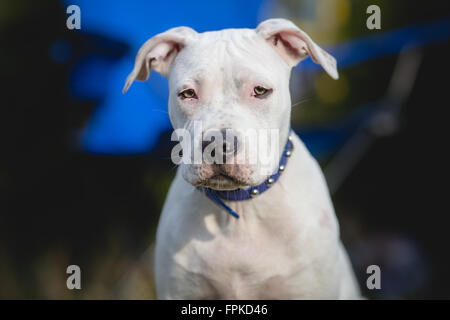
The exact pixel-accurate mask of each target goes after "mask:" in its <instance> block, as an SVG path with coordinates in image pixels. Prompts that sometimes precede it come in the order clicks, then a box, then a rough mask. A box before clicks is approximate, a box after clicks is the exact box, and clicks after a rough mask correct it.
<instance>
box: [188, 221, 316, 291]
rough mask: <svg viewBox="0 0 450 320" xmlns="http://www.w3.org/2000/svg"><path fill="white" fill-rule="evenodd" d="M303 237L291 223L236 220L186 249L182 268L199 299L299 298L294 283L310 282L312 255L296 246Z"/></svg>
mask: <svg viewBox="0 0 450 320" xmlns="http://www.w3.org/2000/svg"><path fill="white" fill-rule="evenodd" d="M302 232H303V230H302V228H300V227H299V226H298V225H297V224H296V223H295V222H294V221H280V220H275V221H268V222H267V221H266V222H264V223H257V222H255V221H236V222H235V223H233V224H232V225H230V226H229V227H228V228H226V229H225V230H223V231H221V232H215V234H214V237H211V238H210V239H209V240H208V241H198V240H194V241H192V242H191V243H190V244H189V245H188V246H186V248H185V249H186V252H185V253H188V252H189V254H187V255H186V257H189V258H188V260H187V262H188V263H184V265H183V267H182V268H181V269H183V270H184V272H186V273H188V274H185V276H188V277H189V278H191V279H192V278H195V281H194V283H196V284H197V285H198V286H199V289H200V290H198V291H199V292H202V293H204V296H201V297H199V298H213V299H214V298H215V299H289V298H294V297H298V296H299V292H298V290H299V287H297V286H295V285H293V284H294V283H295V282H296V281H298V280H299V279H300V278H309V279H315V274H314V271H313V270H312V269H311V268H310V267H309V266H310V265H311V264H310V261H311V259H312V255H313V254H314V253H313V252H312V251H311V250H309V249H308V246H305V247H303V246H302V245H299V243H301V242H303V241H302V240H307V238H305V236H304V235H303V234H302ZM302 238H303V239H302ZM313 247H314V246H313V245H312V244H311V248H313Z"/></svg>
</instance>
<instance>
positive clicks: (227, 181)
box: [198, 173, 248, 190]
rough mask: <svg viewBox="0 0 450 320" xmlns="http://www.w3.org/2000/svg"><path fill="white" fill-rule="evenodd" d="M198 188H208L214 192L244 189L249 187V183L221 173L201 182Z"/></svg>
mask: <svg viewBox="0 0 450 320" xmlns="http://www.w3.org/2000/svg"><path fill="white" fill-rule="evenodd" d="M198 186H202V187H208V188H211V189H214V190H234V189H237V188H244V187H246V186H248V183H246V182H245V181H242V180H239V179H237V178H235V177H232V176H229V175H227V174H224V173H219V174H215V175H213V176H211V177H209V178H208V179H205V180H203V181H201V182H199V184H198Z"/></svg>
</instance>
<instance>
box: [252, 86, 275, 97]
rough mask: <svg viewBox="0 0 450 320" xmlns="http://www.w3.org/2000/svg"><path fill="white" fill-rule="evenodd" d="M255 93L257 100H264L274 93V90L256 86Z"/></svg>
mask: <svg viewBox="0 0 450 320" xmlns="http://www.w3.org/2000/svg"><path fill="white" fill-rule="evenodd" d="M253 92H254V93H255V97H256V98H264V97H266V96H267V95H269V94H270V93H271V92H272V89H266V88H264V87H261V86H256V87H255V88H254V89H253Z"/></svg>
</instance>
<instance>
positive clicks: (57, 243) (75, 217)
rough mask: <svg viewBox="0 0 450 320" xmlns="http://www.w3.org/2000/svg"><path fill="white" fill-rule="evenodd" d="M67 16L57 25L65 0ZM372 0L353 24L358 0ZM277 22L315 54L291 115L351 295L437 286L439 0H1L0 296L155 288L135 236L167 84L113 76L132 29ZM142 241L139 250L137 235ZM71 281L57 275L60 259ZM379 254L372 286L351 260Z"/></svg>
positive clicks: (149, 239)
mask: <svg viewBox="0 0 450 320" xmlns="http://www.w3.org/2000/svg"><path fill="white" fill-rule="evenodd" d="M72 4H75V5H78V6H79V7H80V9H81V29H80V30H69V29H68V28H67V27H66V20H67V18H68V17H69V16H70V14H68V13H66V9H67V7H68V6H69V5H72ZM372 4H376V5H378V6H379V7H380V9H381V29H380V30H377V29H375V30H369V29H368V28H367V27H366V20H367V18H368V17H369V14H367V13H366V9H367V7H368V6H369V5H372ZM273 17H283V18H288V19H291V20H293V21H294V22H295V23H296V24H297V25H299V26H300V27H301V28H302V29H303V30H305V31H306V32H307V33H308V34H309V35H310V36H311V37H312V38H313V39H314V40H315V41H316V42H317V43H318V44H319V45H321V46H322V47H324V48H325V49H326V50H328V51H329V52H330V53H332V54H333V55H334V56H335V57H336V59H337V61H338V67H339V70H340V79H339V81H333V80H332V79H331V78H329V77H328V76H327V75H326V74H325V73H324V72H322V70H320V68H318V67H317V66H316V65H314V64H313V63H312V62H311V60H310V59H307V60H305V61H304V62H302V63H301V64H300V65H299V66H298V67H296V68H295V69H294V70H293V73H292V80H291V92H292V102H293V105H294V107H293V113H292V125H293V128H294V130H295V131H296V132H297V133H298V134H299V135H300V136H301V137H302V138H303V140H304V142H305V143H306V145H307V146H308V148H309V150H310V151H311V152H312V153H313V155H314V156H315V157H316V158H317V159H318V160H319V161H320V164H321V165H322V167H323V169H324V172H325V175H326V178H327V181H328V184H329V186H330V191H331V193H332V197H333V201H334V205H335V208H336V214H337V216H338V218H339V221H340V225H341V234H342V238H343V241H344V244H345V245H346V247H347V249H348V251H349V254H350V257H351V260H352V262H353V265H354V268H355V272H356V274H357V276H358V277H359V280H360V285H361V288H362V289H363V291H364V294H365V295H366V296H367V297H369V298H374V299H412V298H424V299H430V298H441V299H442V298H444V299H448V298H450V294H449V291H450V290H449V289H450V274H449V272H448V271H449V270H450V257H449V254H448V251H449V250H448V244H449V240H450V233H449V232H448V226H449V222H450V218H449V210H448V205H446V203H445V200H446V197H448V196H447V194H446V193H447V189H448V186H446V185H444V184H443V183H440V182H442V181H445V180H444V179H445V177H444V170H445V169H446V168H447V167H448V163H446V162H445V161H444V154H445V148H446V147H445V146H446V145H448V144H447V142H446V141H445V142H444V138H445V137H446V136H447V133H446V127H447V123H446V122H447V121H446V120H447V119H446V117H445V111H446V110H445V109H447V108H448V107H449V103H448V100H447V99H448V89H449V86H448V83H449V81H448V79H447V77H446V76H448V73H449V71H450V70H449V58H448V57H449V55H450V42H449V39H450V10H449V8H448V3H446V1H440V0H428V1H408V0H397V1H381V0H380V1H376V0H370V1H368V0H357V1H356V0H249V1H245V2H244V1H239V0H230V1H190V2H186V1H182V0H170V1H153V0H152V1H150V0H147V1H137V0H136V1H135V0H133V1H131V0H127V1H119V0H117V1H106V0H96V1H87V0H79V1H76V0H73V1H39V2H38V1H23V0H14V1H13V0H1V1H0V39H1V46H0V79H1V87H0V88H1V89H0V90H1V91H0V92H1V95H0V105H1V107H0V141H1V147H2V149H1V157H0V298H3V299H5V298H8V299H9V298H24V299H37V298H39V299H89V298H90V299H107V298H154V287H153V279H152V270H151V268H149V267H147V266H146V264H145V262H146V261H147V262H148V261H150V260H151V248H152V245H153V241H154V237H155V229H156V224H157V221H158V218H159V214H160V210H161V206H162V204H163V202H164V198H165V195H166V192H167V190H168V188H169V185H170V182H171V179H172V178H173V176H174V174H175V169H174V166H173V164H172V163H171V161H170V150H171V147H172V146H173V144H172V143H170V134H171V130H170V124H169V119H168V115H167V84H166V80H165V79H163V78H162V77H161V76H159V75H158V74H156V73H152V75H151V77H150V79H149V81H148V82H145V83H135V84H134V85H133V86H132V88H131V89H130V90H129V92H128V93H127V94H126V95H122V94H121V89H122V86H123V83H124V80H125V78H126V76H127V74H128V73H129V72H130V71H131V70H132V67H133V63H134V57H135V54H136V52H137V50H138V49H139V47H140V46H141V44H142V43H143V42H144V41H145V40H147V39H148V38H150V37H151V36H153V35H155V34H157V33H160V32H163V31H165V30H167V29H169V28H171V27H175V26H180V25H187V26H190V27H192V28H194V29H196V30H197V31H199V32H202V31H207V30H217V29H222V28H238V27H247V28H254V27H256V25H257V24H258V23H259V22H260V21H262V20H265V19H267V18H273ZM149 248H150V250H148V249H149ZM71 264H76V265H79V266H80V267H81V270H82V283H81V285H82V289H81V290H72V291H71V290H68V289H67V288H66V278H67V274H66V268H67V266H68V265H71ZM371 264H376V265H379V266H380V268H381V286H382V288H381V290H368V289H367V288H366V279H367V278H368V276H369V275H368V274H366V268H367V267H368V266H369V265H371Z"/></svg>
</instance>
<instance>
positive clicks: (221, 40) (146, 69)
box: [124, 19, 338, 189]
mask: <svg viewBox="0 0 450 320" xmlns="http://www.w3.org/2000/svg"><path fill="white" fill-rule="evenodd" d="M308 56H311V58H312V60H313V61H314V62H316V63H318V64H320V65H321V66H322V67H323V68H324V69H325V71H326V72H327V73H328V74H329V75H330V76H331V77H333V78H334V79H337V78H338V73H337V69H336V60H335V59H334V58H333V57H332V56H330V55H329V54H328V53H326V52H325V51H324V50H323V49H321V48H320V47H319V46H318V45H317V44H315V43H314V42H313V41H312V40H311V38H310V37H309V36H308V35H307V34H306V33H305V32H303V31H302V30H301V29H299V28H298V27H297V26H296V25H294V24H293V23H292V22H291V21H288V20H285V19H270V20H266V21H264V22H262V23H261V24H259V25H258V27H257V28H256V29H225V30H221V31H212V32H204V33H197V32H196V31H194V30H192V29H190V28H187V27H178V28H173V29H170V30H168V31H166V32H164V33H161V34H158V35H156V36H154V37H152V38H151V39H149V40H148V41H147V42H145V43H144V45H143V46H142V47H141V49H140V50H139V52H138V54H137V56H136V61H135V66H134V69H133V71H132V72H131V74H130V75H129V76H128V78H127V81H126V84H125V87H124V92H125V91H126V90H127V89H128V88H129V86H130V85H131V84H132V82H133V81H134V80H141V81H145V80H147V78H148V76H149V74H150V71H151V70H152V69H153V70H155V71H157V72H159V73H161V74H162V75H164V76H166V77H167V78H168V80H169V116H170V120H171V123H172V125H173V128H174V129H176V131H177V132H178V134H180V132H181V131H182V130H184V132H187V133H188V135H183V140H184V142H185V144H184V147H183V159H184V160H188V161H183V163H182V164H181V166H182V173H183V177H184V178H185V179H186V180H187V181H188V182H189V183H191V184H193V185H203V186H208V187H211V188H214V189H235V188H238V187H244V186H250V185H257V184H259V183H262V182H263V181H264V180H265V179H266V178H267V177H268V176H269V175H271V174H272V173H273V172H274V171H275V170H276V168H277V165H278V161H279V158H280V155H281V152H282V150H283V147H284V144H285V141H286V139H287V136H288V134H289V132H288V131H289V123H290V111H291V100H290V94H289V78H290V71H291V68H292V67H293V66H295V65H297V64H298V63H299V62H300V61H301V60H303V59H305V58H306V57H308ZM196 129H197V130H196ZM181 134H183V133H182V132H181ZM186 140H188V141H186ZM186 142H189V143H188V144H186ZM205 142H206V143H205ZM186 146H188V147H186ZM191 147H192V149H194V151H193V154H194V155H195V154H196V152H195V150H197V151H198V150H200V152H201V153H202V155H201V161H200V162H199V161H195V159H192V157H190V156H189V157H187V156H186V153H189V154H190V155H192V153H191V152H190V151H191V149H190V148H191ZM255 149H256V151H255ZM205 156H206V157H209V159H211V157H212V158H213V159H212V161H211V160H206V161H205ZM263 159H264V161H263ZM221 160H223V161H221Z"/></svg>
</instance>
